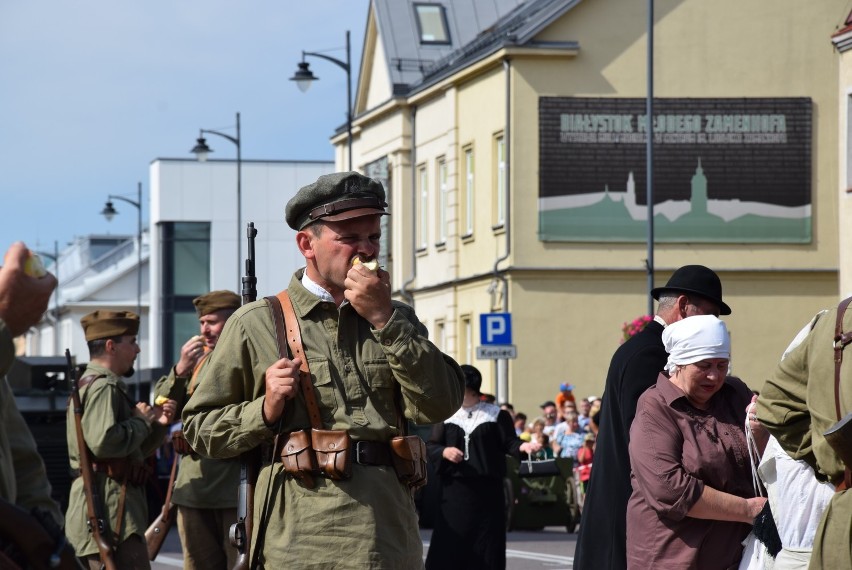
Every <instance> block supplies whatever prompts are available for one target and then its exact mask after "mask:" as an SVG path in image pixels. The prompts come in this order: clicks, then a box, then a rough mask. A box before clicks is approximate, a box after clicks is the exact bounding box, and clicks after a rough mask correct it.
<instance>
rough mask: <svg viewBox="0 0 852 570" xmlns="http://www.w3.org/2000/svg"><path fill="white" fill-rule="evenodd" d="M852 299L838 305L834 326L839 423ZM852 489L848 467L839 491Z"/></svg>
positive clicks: (851, 471) (850, 334) (850, 338)
mask: <svg viewBox="0 0 852 570" xmlns="http://www.w3.org/2000/svg"><path fill="white" fill-rule="evenodd" d="M851 302H852V297H847V298H846V299H843V300H842V301H840V304H839V305H837V322H836V323H835V325H834V409H835V412H836V413H837V421H840V419H841V411H840V410H841V408H840V365H841V364H843V349H844V348H845V347H846V345H847V344H849V343H850V342H852V331H848V332H843V317H844V315H845V314H846V309H847V308H848V307H849V303H851ZM849 487H852V465H847V466H846V469H844V472H843V480H842V482H841V483H839V484H838V485H837V490H838V491H841V490H845V489H847V488H849Z"/></svg>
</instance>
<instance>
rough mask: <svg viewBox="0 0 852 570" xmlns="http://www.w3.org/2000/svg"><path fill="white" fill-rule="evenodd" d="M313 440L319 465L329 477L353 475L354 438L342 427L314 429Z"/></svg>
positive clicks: (336, 479)
mask: <svg viewBox="0 0 852 570" xmlns="http://www.w3.org/2000/svg"><path fill="white" fill-rule="evenodd" d="M311 442H312V446H313V448H314V453H316V459H317V467H319V470H320V471H322V473H323V474H324V475H325V476H326V477H328V478H329V479H334V480H335V481H339V480H341V479H349V478H350V477H352V439H350V437H349V432H348V431H346V430H342V429H312V430H311Z"/></svg>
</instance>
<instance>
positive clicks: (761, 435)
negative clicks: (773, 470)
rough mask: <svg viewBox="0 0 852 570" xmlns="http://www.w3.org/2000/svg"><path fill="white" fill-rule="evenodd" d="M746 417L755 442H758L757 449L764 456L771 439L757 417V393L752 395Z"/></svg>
mask: <svg viewBox="0 0 852 570" xmlns="http://www.w3.org/2000/svg"><path fill="white" fill-rule="evenodd" d="M746 418H747V419H748V427H749V429H750V430H751V433H752V435H754V442H755V443H756V444H757V450H758V452H759V453H760V455H761V456H763V450H764V449H766V443H767V442H768V441H769V432H768V431H766V428H765V427H763V424H762V423H760V420H759V419H757V395H756V394H755V395H754V396H752V397H751V403H749V405H748V406H746Z"/></svg>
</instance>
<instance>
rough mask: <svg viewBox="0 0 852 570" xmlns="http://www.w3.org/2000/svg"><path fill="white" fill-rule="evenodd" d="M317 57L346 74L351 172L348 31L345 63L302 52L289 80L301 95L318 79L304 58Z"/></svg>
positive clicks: (347, 135) (350, 78)
mask: <svg viewBox="0 0 852 570" xmlns="http://www.w3.org/2000/svg"><path fill="white" fill-rule="evenodd" d="M307 56H312V57H319V58H322V59H324V60H326V61H330V62H331V63H333V64H335V65H337V66H338V67H340V68H341V69H343V71H345V72H346V143H347V145H348V147H349V170H352V63H351V52H350V48H349V30H346V61H341V60H339V59H337V58H334V57H331V56H328V55H325V54H323V53H318V52H311V51H303V52H302V61H301V63H299V64H298V66H299V69H297V70H296V73H294V74H293V77H291V78H290V81H295V82H296V86H297V87H298V88H299V90H301V91H302V92H303V93H304V92H305V91H307V90H308V89H309V88H310V87H311V82H312V81H316V80H318V79H319V77H317V76H315V75H314V73H313V72H312V71H311V70H310V69H308V66H309V65H310V64H309V63H308V62H307V61H305V57H307Z"/></svg>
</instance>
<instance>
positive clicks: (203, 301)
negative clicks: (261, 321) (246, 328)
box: [192, 289, 242, 318]
mask: <svg viewBox="0 0 852 570" xmlns="http://www.w3.org/2000/svg"><path fill="white" fill-rule="evenodd" d="M192 304H193V305H195V312H196V313H198V318H201V317H203V316H204V315H209V314H210V313H215V312H216V311H221V310H223V309H230V310H236V309H239V308H240V305H241V304H242V299H241V298H240V296H239V295H237V294H236V293H234V292H233V291H228V290H226V289H222V290H220V291H210V292H209V293H205V294H204V295H201V296H199V297H196V298H195V299H193V300H192Z"/></svg>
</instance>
